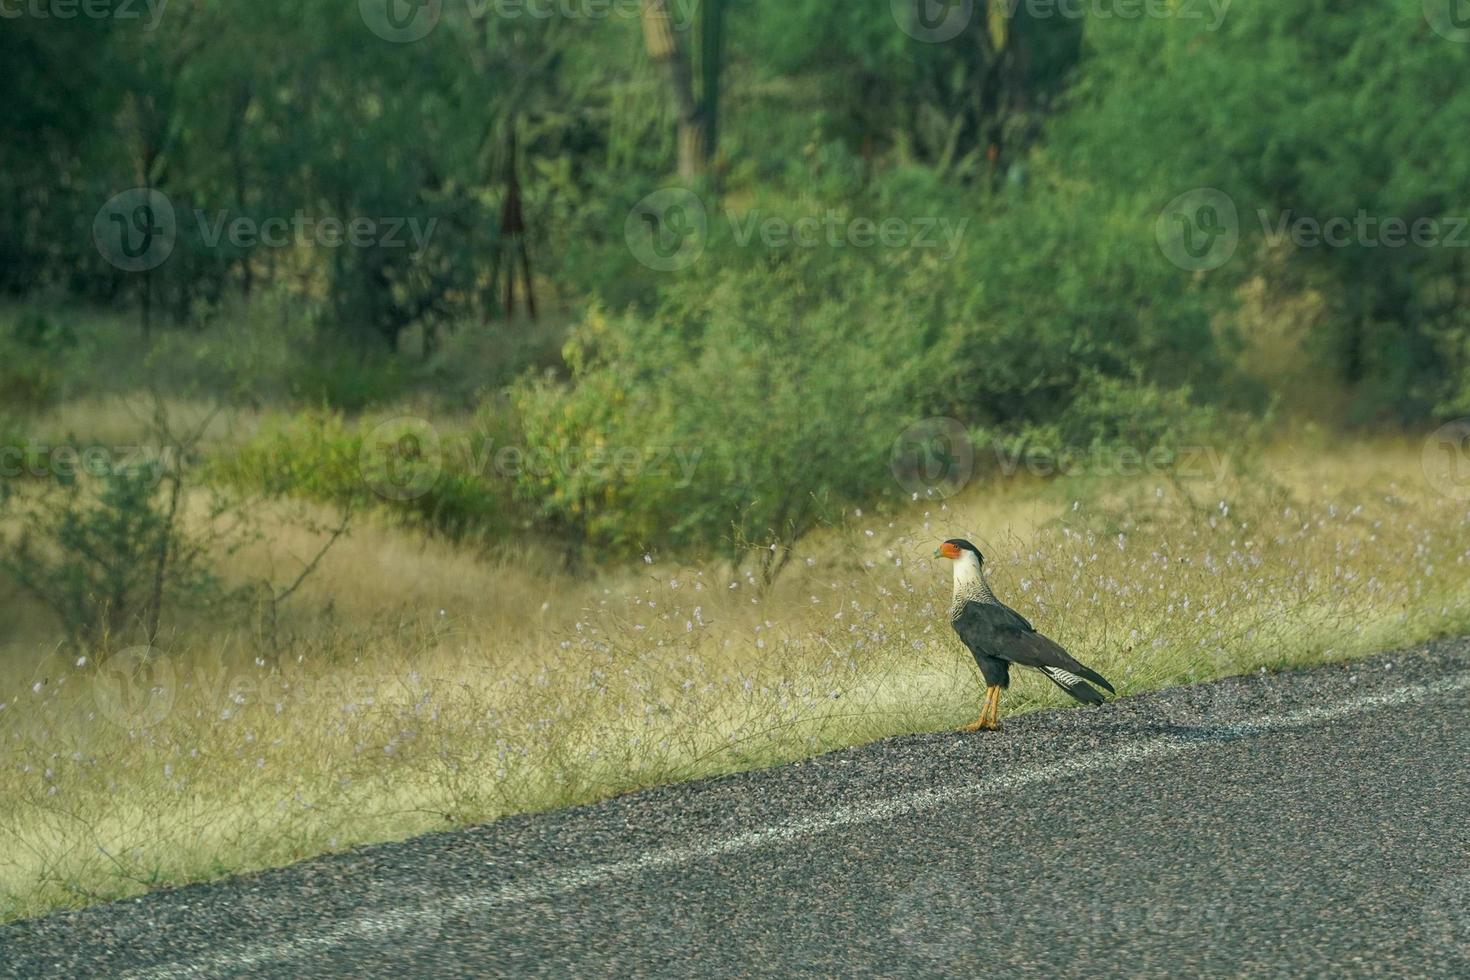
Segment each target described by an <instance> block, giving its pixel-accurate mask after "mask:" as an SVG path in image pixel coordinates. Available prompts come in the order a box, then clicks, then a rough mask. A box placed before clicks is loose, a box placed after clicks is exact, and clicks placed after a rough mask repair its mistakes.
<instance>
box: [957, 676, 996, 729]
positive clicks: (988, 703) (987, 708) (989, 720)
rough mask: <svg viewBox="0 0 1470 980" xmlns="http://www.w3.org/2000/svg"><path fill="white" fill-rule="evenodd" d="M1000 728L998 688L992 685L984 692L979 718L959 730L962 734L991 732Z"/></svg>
mask: <svg viewBox="0 0 1470 980" xmlns="http://www.w3.org/2000/svg"><path fill="white" fill-rule="evenodd" d="M999 727H1000V687H999V685H994V686H991V687H990V688H988V689H987V690H986V692H985V704H984V706H983V707H982V708H981V709H980V717H979V718H976V719H975V720H974V721H972V722H971V723H970V724H968V725H966V726H965V727H964V728H961V729H960V731H962V732H993V731H995V730H996V729H997V728H999Z"/></svg>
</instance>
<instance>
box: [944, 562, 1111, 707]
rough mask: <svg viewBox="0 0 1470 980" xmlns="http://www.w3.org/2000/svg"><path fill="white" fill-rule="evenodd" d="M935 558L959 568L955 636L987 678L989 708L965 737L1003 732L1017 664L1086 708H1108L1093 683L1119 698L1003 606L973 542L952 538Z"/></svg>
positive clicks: (1104, 681)
mask: <svg viewBox="0 0 1470 980" xmlns="http://www.w3.org/2000/svg"><path fill="white" fill-rule="evenodd" d="M934 557H935V558H948V559H949V560H950V561H952V562H954V601H953V602H952V603H950V607H949V618H950V622H951V623H953V625H954V631H955V632H956V633H958V634H959V635H960V639H961V640H963V641H964V644H965V646H967V647H969V648H970V652H971V653H973V654H974V655H975V663H977V664H979V665H980V673H981V674H982V675H983V676H984V677H985V687H986V691H985V706H984V707H983V708H982V709H981V711H980V717H979V718H977V719H975V721H974V722H973V723H971V724H969V725H966V726H965V727H964V728H962V729H960V731H963V732H978V731H982V730H983V731H992V732H993V731H995V730H996V729H997V728H999V727H1000V723H999V722H1000V692H1001V690H1002V689H1003V688H1006V687H1009V686H1010V683H1011V664H1020V665H1021V666H1022V667H1034V668H1036V669H1037V670H1039V671H1041V672H1042V673H1043V674H1045V675H1046V676H1047V678H1048V679H1050V680H1051V681H1052V682H1053V683H1054V684H1056V686H1057V687H1060V688H1061V689H1062V690H1064V691H1066V692H1067V693H1068V694H1070V695H1072V697H1074V698H1076V699H1077V700H1078V701H1081V702H1082V703H1083V704H1102V703H1103V696H1102V695H1101V694H1099V693H1098V691H1097V689H1096V688H1094V687H1092V686H1091V685H1090V684H1088V683H1087V682H1088V681H1092V683H1093V684H1097V685H1098V686H1099V687H1103V688H1105V689H1106V690H1107V691H1108V693H1109V694H1111V693H1113V685H1111V684H1109V683H1108V682H1107V679H1106V678H1104V677H1103V675H1101V674H1099V673H1098V672H1097V671H1095V670H1093V669H1092V668H1091V667H1085V666H1083V665H1082V664H1080V663H1078V662H1077V661H1076V660H1074V659H1073V658H1072V655H1071V654H1070V653H1068V652H1067V651H1066V650H1063V649H1062V648H1061V647H1060V646H1058V645H1057V644H1056V643H1054V642H1053V641H1051V640H1049V639H1047V638H1046V637H1044V636H1042V635H1041V634H1040V633H1038V632H1036V629H1035V628H1034V627H1033V626H1032V625H1031V624H1030V623H1028V622H1026V620H1025V618H1024V617H1023V616H1022V615H1021V614H1020V613H1018V612H1016V611H1015V610H1014V609H1012V608H1011V607H1010V606H1007V605H1006V604H1005V603H1003V602H1001V601H1000V600H999V599H997V598H996V597H995V593H993V592H991V591H990V585H989V583H987V582H986V581H985V556H984V555H982V554H980V549H979V548H976V547H975V546H974V545H973V544H971V543H970V542H968V541H964V540H962V539H960V538H951V539H950V540H948V541H946V542H944V544H942V545H940V546H939V550H938V551H936V552H934Z"/></svg>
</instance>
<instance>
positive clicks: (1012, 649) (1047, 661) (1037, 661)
mask: <svg viewBox="0 0 1470 980" xmlns="http://www.w3.org/2000/svg"><path fill="white" fill-rule="evenodd" d="M954 629H955V632H956V633H958V634H959V635H960V639H961V640H962V641H964V644H965V646H967V647H969V648H970V652H971V653H973V654H975V656H977V657H982V656H984V657H995V658H996V659H998V660H1005V661H1008V662H1010V663H1013V664H1020V665H1021V666H1022V667H1034V668H1036V669H1037V670H1039V671H1041V672H1042V673H1043V674H1045V675H1046V676H1047V677H1049V678H1051V679H1052V680H1053V681H1055V682H1056V683H1057V685H1058V686H1060V687H1061V688H1062V689H1063V690H1065V691H1066V692H1067V693H1068V694H1070V695H1072V696H1073V697H1075V698H1077V699H1078V700H1080V701H1090V702H1100V701H1101V700H1102V696H1101V695H1099V694H1098V693H1097V692H1096V691H1094V690H1092V688H1090V687H1088V686H1087V685H1086V684H1083V683H1082V680H1083V679H1086V680H1089V681H1092V682H1093V683H1094V684H1097V685H1099V686H1101V687H1103V688H1106V689H1107V690H1108V691H1109V692H1112V690H1113V685H1111V684H1109V683H1108V681H1107V678H1105V677H1103V675H1101V674H1099V673H1098V672H1097V671H1095V670H1093V669H1092V668H1091V667H1088V666H1086V665H1084V664H1082V663H1079V662H1078V661H1077V659H1076V658H1075V657H1073V656H1072V655H1071V654H1070V653H1068V652H1067V651H1066V650H1063V649H1062V648H1061V646H1060V645H1058V644H1057V643H1056V642H1055V641H1053V640H1051V639H1049V638H1048V637H1045V636H1042V635H1041V634H1040V633H1038V632H1036V630H1035V628H1034V627H1032V625H1031V624H1030V623H1028V622H1027V621H1026V618H1025V617H1024V616H1022V615H1021V614H1020V613H1018V612H1016V611H1015V610H1014V609H1012V608H1010V607H1009V606H1006V605H1003V604H1001V603H999V602H967V603H965V608H964V609H962V610H960V614H959V616H957V617H956V618H955V621H954Z"/></svg>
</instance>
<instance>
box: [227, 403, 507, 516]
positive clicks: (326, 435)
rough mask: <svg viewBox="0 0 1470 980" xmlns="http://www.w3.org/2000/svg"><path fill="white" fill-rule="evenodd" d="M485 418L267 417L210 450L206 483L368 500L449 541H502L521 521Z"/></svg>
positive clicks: (339, 501)
mask: <svg viewBox="0 0 1470 980" xmlns="http://www.w3.org/2000/svg"><path fill="white" fill-rule="evenodd" d="M493 425H494V417H493V415H492V414H490V413H482V414H481V416H480V418H479V421H478V424H477V425H474V426H471V427H470V428H469V429H453V430H450V429H447V428H444V429H441V428H439V427H436V426H433V425H432V424H430V423H429V422H427V421H426V420H421V419H396V420H394V419H390V420H387V421H383V422H377V421H374V420H370V419H364V420H360V421H357V422H353V423H349V422H347V421H346V420H345V419H344V417H343V416H342V414H341V413H340V412H329V411H306V412H302V413H299V414H296V415H284V416H276V417H274V418H272V419H271V420H269V421H268V422H267V423H266V424H265V425H263V426H262V428H261V430H260V431H259V432H258V433H257V434H256V435H255V436H254V437H252V438H251V439H249V440H248V441H246V442H245V443H244V444H243V445H240V446H238V447H233V448H230V449H225V450H220V451H218V452H216V453H215V454H214V455H213V456H212V457H211V459H210V460H209V463H208V473H209V477H210V478H211V479H212V480H215V481H217V482H221V483H224V484H227V485H230V486H235V487H240V488H242V489H247V490H252V491H256V492H260V493H264V494H267V495H270V496H282V497H295V498H299V499H305V500H319V501H322V502H325V503H331V504H336V505H339V506H344V505H352V506H361V505H368V506H374V507H376V508H378V509H379V510H380V511H381V512H383V513H387V514H389V515H392V516H393V517H394V518H395V519H397V520H401V521H403V522H405V523H407V524H411V525H415V526H419V527H424V528H427V529H429V530H432V531H436V532H440V533H444V534H448V535H451V536H453V537H466V536H469V537H483V538H489V539H496V538H502V537H504V536H506V535H508V534H510V533H512V532H513V531H514V530H516V529H517V528H519V527H520V520H519V509H518V508H517V507H516V505H515V504H514V501H513V500H512V499H511V486H510V484H509V483H508V482H507V481H506V480H504V479H502V478H500V477H499V476H498V475H497V473H496V472H495V471H494V469H493V467H492V466H491V464H490V460H489V459H488V457H487V454H486V451H485V447H486V446H487V445H488V446H492V447H493V446H494V445H495V441H494V440H495V438H496V436H495V435H493V434H491V433H492V432H493V431H494V430H493V428H492V427H493Z"/></svg>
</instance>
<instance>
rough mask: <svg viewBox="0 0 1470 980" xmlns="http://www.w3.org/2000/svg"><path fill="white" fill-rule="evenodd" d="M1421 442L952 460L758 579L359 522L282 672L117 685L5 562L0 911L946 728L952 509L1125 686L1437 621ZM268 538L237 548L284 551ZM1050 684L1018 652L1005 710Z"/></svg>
mask: <svg viewBox="0 0 1470 980" xmlns="http://www.w3.org/2000/svg"><path fill="white" fill-rule="evenodd" d="M1420 450H1421V446H1420V445H1419V444H1418V443H1417V442H1410V441H1403V442H1373V443H1354V444H1326V443H1323V442H1320V441H1318V442H1316V443H1313V441H1312V440H1311V439H1305V438H1304V439H1299V440H1297V441H1296V443H1295V444H1293V445H1291V446H1285V445H1282V446H1277V447H1276V448H1274V449H1271V450H1269V451H1266V452H1264V453H1262V454H1259V455H1258V456H1255V457H1254V458H1253V459H1252V460H1250V461H1241V460H1236V461H1235V464H1234V465H1233V466H1232V467H1231V470H1230V472H1229V473H1228V474H1226V475H1225V476H1224V477H1223V478H1220V479H1216V478H1215V477H1214V476H1213V475H1212V474H1211V472H1210V470H1209V468H1208V467H1207V466H1203V465H1201V466H1197V467H1194V468H1192V469H1191V471H1189V472H1186V473H1184V474H1182V475H1180V478H1179V479H1178V480H1175V479H1172V478H1168V477H1164V476H1159V475H1146V476H1142V477H1137V476H1135V477H1131V478H1127V479H1123V478H1108V477H1099V476H1096V475H1094V476H1091V477H1085V478H1084V477H1074V478H1071V479H1066V480H1062V481H1052V482H1047V483H1042V482H1038V481H1035V480H1033V479H1030V478H1024V477H1022V478H1017V479H1014V480H1012V481H1009V482H1006V483H1003V484H990V485H984V486H976V487H972V488H971V489H970V490H969V491H968V492H967V493H965V494H963V495H961V496H959V497H957V498H954V499H951V500H950V501H949V502H948V503H947V504H940V503H932V504H925V503H916V504H913V505H912V506H911V507H909V508H906V509H904V510H902V511H899V512H895V513H892V514H887V515H884V516H882V517H879V518H874V517H873V516H872V515H866V516H865V515H856V514H855V515H853V516H852V518H851V520H850V526H847V527H842V528H832V529H829V530H825V531H821V532H818V533H816V534H813V535H811V536H809V537H808V538H806V539H805V540H804V541H803V542H802V543H801V545H800V557H799V559H798V560H797V561H796V562H794V563H793V565H792V567H791V568H790V569H789V570H788V571H787V573H786V574H785V575H783V576H782V577H781V578H780V579H779V580H778V581H777V583H776V585H775V586H774V587H773V588H771V589H770V590H761V589H759V588H758V587H757V586H756V583H755V582H754V581H753V580H751V579H749V578H747V577H743V576H736V575H732V574H731V573H730V572H729V571H728V570H726V569H722V568H716V567H706V568H686V567H675V566H671V565H666V564H663V563H654V564H651V565H647V566H644V567H642V568H639V569H638V570H636V572H634V571H629V572H622V573H609V574H603V575H600V576H586V575H579V576H568V575H565V574H563V573H560V572H558V571H554V570H553V562H552V561H550V560H549V558H548V557H547V556H538V555H537V554H536V553H535V552H534V550H532V551H528V552H525V553H524V554H522V555H521V556H520V557H519V558H517V557H514V556H512V557H505V558H501V559H497V560H495V561H490V560H487V559H484V558H482V557H477V556H476V555H475V554H474V553H472V552H470V551H468V550H466V549H463V548H457V547H455V546H454V545H451V544H448V543H446V542H444V541H442V540H430V539H427V538H425V537H423V536H422V535H420V534H418V533H417V532H413V531H407V530H403V529H401V528H394V527H389V526H386V525H382V524H379V523H375V522H373V521H371V520H369V521H366V522H363V523H361V524H360V525H359V526H358V528H357V529H356V531H355V532H354V533H353V534H352V536H351V537H349V538H347V539H346V540H344V541H343V542H341V543H340V544H339V546H338V548H337V549H335V550H334V551H333V552H331V553H330V554H329V555H328V557H327V559H326V561H325V562H324V564H323V567H322V569H321V570H320V572H319V574H317V575H316V576H315V577H313V578H311V579H310V580H308V582H307V583H306V585H305V586H304V589H303V594H302V595H301V596H300V597H299V599H297V600H293V603H294V604H293V608H292V613H291V616H292V621H291V624H290V626H291V629H292V630H293V633H294V635H295V636H296V637H297V640H296V642H295V644H294V645H293V647H292V651H291V656H289V657H287V658H285V659H284V661H283V662H281V663H280V664H279V665H270V664H268V663H266V662H265V661H263V660H257V659H256V656H255V655H254V653H253V651H252V648H251V645H250V643H248V642H247V639H246V637H245V635H244V632H245V631H243V630H240V629H236V628H231V629H229V630H223V631H222V630H220V629H218V628H211V627H210V625H209V624H208V623H205V622H195V623H192V624H187V625H185V626H183V627H181V630H180V631H179V632H178V633H177V634H176V635H174V636H172V637H171V638H170V640H169V643H168V656H167V658H165V659H164V660H163V661H162V665H161V666H160V667H158V668H157V669H156V671H155V673H154V675H153V677H154V680H155V681H156V682H157V685H156V687H154V688H150V689H145V690H136V689H135V690H132V691H131V692H128V691H121V692H120V689H119V688H118V686H117V684H116V678H115V677H113V676H112V675H110V674H109V672H108V671H107V670H105V669H104V670H103V671H101V672H98V671H97V670H96V669H95V667H94V665H90V664H89V665H85V666H81V667H78V666H76V665H75V663H74V662H73V659H74V657H75V653H74V652H65V651H62V650H60V649H57V648H56V647H55V646H54V645H48V637H50V636H52V635H53V634H54V626H52V625H51V624H49V623H48V622H47V620H46V618H45V616H44V615H43V614H42V612H41V611H40V610H39V609H37V608H35V607H33V606H31V605H29V604H28V603H27V601H26V600H25V599H24V598H23V597H21V596H19V595H18V594H16V593H14V592H12V591H10V586H9V585H8V584H6V585H3V586H0V588H3V589H5V590H6V592H5V594H4V599H5V603H6V608H7V610H10V612H9V613H8V618H10V620H11V625H12V632H11V636H10V638H9V640H8V641H7V643H6V645H5V648H4V650H3V654H4V657H3V662H0V663H3V680H0V702H3V710H0V720H3V728H0V801H3V802H0V918H13V917H17V916H28V915H36V914H41V913H44V912H46V911H48V910H51V909H54V908H57V907H61V906H68V905H77V904H84V903H88V902H93V901H100V900H106V899H110V898H116V897H119V896H124V895H129V894H133V893H136V892H139V891H143V890H146V889H150V888H155V887H161V886H166V885H171V884H178V883H184V882H190V881H198V880H203V879H209V878H213V877H217V876H220V875H225V874H230V873H235V872H242V871H249V870H252V869H258V868H264V867H269V866H272V865H279V864H283V863H287V862H290V861H293V860H295V859H298V858H302V857H305V856H309V855H312V854H316V853H320V852H324V851H330V850H335V849H339V848H345V847H349V846H352V845H354V844H359V843H364V842H369V841H379V840H386V839H392V838H399V837H403V836H407V835H411V834H415V833H420V832H423V831H428V830H433V829H442V828H445V827H448V826H453V825H457V824H463V823H472V822H478V821H484V820H488V819H493V818H495V817H498V816H501V815H504V814H509V813H514V812H520V811H527V810H538V809H543V808H550V807H558V806H565V805H569V804H575V803H580V802H585V801H589V800H595V799H598V798H602V797H606V796H609V795H612V794H616V793H620V792H625V791H628V790H632V789H636V788H639V787H643V786H648V785H652V784H657V783H665V782H669V781H674V780H683V779H691V778H697V777H701V776H709V775H715V774H719V773H727V772H732V771H737V770H742V769H748V768H751V767H758V766H766V765H771V764H775V763H779V762H782V761H786V760H791V759H795V758H799V757H802V756H807V755H810V754H813V753H817V752H821V751H824V750H828V749H833V748H837V747H841V746H847V745H851V744H855V743H861V742H864V741H867V740H871V739H876V738H881V737H883V736H887V735H893V734H898V733H904V732H915V731H925V730H934V729H943V728H947V727H950V726H954V725H957V724H959V723H961V722H964V721H967V720H969V718H970V717H971V716H972V715H973V714H974V712H975V711H976V708H977V705H978V695H979V688H978V683H977V680H976V678H975V676H974V671H973V667H972V664H971V663H970V662H969V661H968V657H967V656H966V655H965V654H964V653H963V651H962V650H961V649H960V647H959V646H958V644H957V642H956V641H955V639H954V638H953V636H952V635H951V633H950V631H949V629H948V627H947V624H946V623H945V621H944V615H943V610H944V608H945V605H946V602H947V599H948V588H949V581H948V566H947V565H946V564H944V563H936V562H933V561H932V560H930V558H929V555H930V554H931V553H932V551H933V548H934V545H935V543H936V542H937V541H939V540H941V539H942V538H944V537H948V536H951V535H965V536H968V537H971V538H972V539H973V540H975V541H977V542H979V543H981V544H982V546H983V547H984V548H985V550H986V551H987V553H988V554H990V555H991V556H992V565H993V570H992V578H993V581H994V584H995V586H996V589H997V591H998V592H999V593H1000V594H1001V595H1002V596H1004V597H1006V598H1007V599H1009V600H1010V601H1012V603H1013V604H1014V605H1016V606H1017V607H1018V608H1020V609H1021V610H1022V611H1023V612H1024V613H1025V614H1026V615H1028V616H1029V617H1031V618H1032V619H1033V620H1034V621H1035V622H1036V623H1037V624H1038V626H1039V627H1040V628H1041V629H1043V630H1044V631H1046V632H1048V633H1050V634H1051V635H1053V636H1055V637H1056V638H1057V639H1059V640H1060V641H1062V642H1063V643H1065V644H1066V645H1067V646H1069V647H1070V648H1071V649H1072V650H1073V651H1074V652H1075V653H1076V654H1077V655H1078V656H1079V657H1080V658H1082V659H1083V660H1084V661H1086V662H1088V663H1091V664H1093V665H1095V666H1096V667H1098V668H1099V669H1100V670H1102V671H1103V672H1104V673H1105V674H1107V675H1108V676H1109V677H1110V678H1111V679H1112V680H1113V681H1114V682H1115V683H1116V685H1117V687H1118V690H1119V692H1120V693H1121V694H1124V695H1126V694H1133V693H1138V692H1140V691H1145V690H1149V689H1153V688H1158V687H1162V686H1166V685H1172V684H1179V683H1186V682H1190V681H1196V680H1201V679H1205V678H1210V677H1215V676H1220V675H1228V674H1236V673H1240V672H1244V671H1249V670H1254V669H1258V668H1267V669H1272V668H1278V667H1283V666H1287V665H1297V664H1308V663H1315V662H1324V661H1337V660H1343V659H1347V658H1351V657H1354V656H1358V655H1363V654H1367V653H1370V652H1373V651H1376V650H1380V649H1384V648H1389V647H1393V646H1397V645H1402V644H1408V643H1413V642H1417V641H1421V640H1425V639H1428V638H1431V637H1434V636H1439V635H1445V634H1450V633H1455V632H1459V631H1464V630H1465V629H1466V628H1467V626H1470V622H1467V620H1470V616H1467V612H1466V610H1467V609H1470V564H1467V553H1470V552H1467V543H1470V534H1467V527H1466V524H1467V515H1466V512H1465V509H1464V506H1463V504H1462V503H1460V502H1458V501H1456V500H1454V499H1452V498H1451V497H1449V496H1446V495H1444V494H1443V493H1441V492H1439V491H1437V490H1436V486H1440V487H1443V486H1444V485H1445V484H1444V483H1443V482H1442V480H1441V481H1440V482H1438V483H1437V482H1436V481H1435V480H1431V479H1430V478H1429V477H1430V476H1431V475H1432V476H1438V477H1446V478H1447V476H1446V474H1429V475H1426V473H1425V471H1424V468H1423V465H1422V462H1421V452H1420ZM268 538H270V539H271V540H270V542H269V543H270V545H271V548H270V549H267V548H266V547H265V545H264V544H262V545H260V546H257V547H256V548H254V549H252V550H249V551H247V552H245V553H242V554H241V555H239V556H237V559H236V562H235V566H234V574H237V575H242V576H243V575H249V574H256V573H260V572H262V571H263V568H264V565H265V564H266V563H267V562H268V561H269V560H271V559H270V558H269V557H268V554H276V553H288V554H298V555H300V554H309V553H310V552H311V551H312V550H313V544H314V539H313V538H312V535H311V534H309V533H307V532H304V531H301V530H293V529H291V528H290V527H286V526H282V527H281V528H280V529H278V531H277V532H274V533H272V534H270V535H268ZM127 694H130V696H129V697H123V696H122V695H127ZM1060 703H1061V702H1060V700H1059V696H1058V693H1057V692H1056V691H1055V690H1054V689H1053V688H1052V687H1051V685H1049V684H1046V683H1045V682H1044V681H1042V680H1040V679H1039V678H1034V677H1029V676H1027V677H1022V678H1020V680H1019V682H1018V683H1017V684H1015V685H1014V686H1013V689H1012V693H1011V694H1010V695H1009V696H1008V697H1007V700H1006V705H1005V707H1006V710H1007V711H1008V712H1012V713H1014V712H1022V711H1027V710H1035V709H1037V708H1042V707H1051V706H1056V705H1058V704H1060ZM1220 709H1221V712H1222V713H1227V714H1228V711H1229V706H1228V705H1222V706H1220ZM1200 720H1201V719H1188V721H1194V722H1198V721H1200ZM982 737H984V736H982ZM991 737H996V736H991ZM998 737H1002V738H1003V737H1005V736H1004V735H1003V734H1002V735H1000V736H998Z"/></svg>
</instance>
